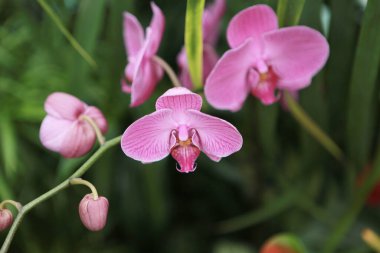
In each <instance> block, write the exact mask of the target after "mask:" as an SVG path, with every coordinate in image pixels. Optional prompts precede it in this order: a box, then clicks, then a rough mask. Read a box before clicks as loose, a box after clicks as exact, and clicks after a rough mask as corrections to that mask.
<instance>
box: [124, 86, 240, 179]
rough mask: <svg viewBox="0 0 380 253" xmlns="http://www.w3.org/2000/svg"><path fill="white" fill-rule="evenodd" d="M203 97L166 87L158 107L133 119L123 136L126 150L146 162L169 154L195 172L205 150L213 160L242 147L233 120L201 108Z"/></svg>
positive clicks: (178, 88)
mask: <svg viewBox="0 0 380 253" xmlns="http://www.w3.org/2000/svg"><path fill="white" fill-rule="evenodd" d="M201 106H202V97H201V96H200V95H198V94H195V93H193V92H191V91H189V90H188V89H186V88H183V87H176V88H172V89H169V90H168V91H166V92H165V93H164V94H163V95H162V96H161V97H159V98H158V99H157V101H156V111H155V112H153V113H151V114H149V115H146V116H144V117H142V118H141V119H139V120H137V121H135V122H134V123H132V124H131V125H130V126H129V127H128V128H127V130H125V132H124V134H123V136H122V139H121V148H122V150H123V151H124V153H125V154H126V155H127V156H129V157H131V158H133V159H135V160H138V161H141V162H142V163H151V162H155V161H159V160H161V159H163V158H165V157H166V156H168V155H169V154H171V155H172V157H173V158H174V159H175V160H176V161H177V162H178V164H179V166H180V167H179V168H178V167H177V170H178V171H179V172H185V173H189V172H193V171H194V170H195V169H196V165H195V160H196V159H197V157H198V156H199V154H200V151H203V152H204V153H205V154H206V155H207V156H208V157H209V158H210V159H211V160H213V161H219V160H220V159H221V158H222V157H226V156H229V155H231V154H232V153H234V152H236V151H238V150H240V148H241V146H242V144H243V139H242V136H241V135H240V133H239V131H238V130H237V129H236V128H235V127H234V126H233V125H231V124H230V123H228V122H226V121H224V120H222V119H219V118H216V117H213V116H210V115H207V114H204V113H202V112H200V109H201Z"/></svg>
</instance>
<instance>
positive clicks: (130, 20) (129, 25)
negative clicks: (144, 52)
mask: <svg viewBox="0 0 380 253" xmlns="http://www.w3.org/2000/svg"><path fill="white" fill-rule="evenodd" d="M123 17H124V22H123V25H124V27H123V36H124V45H125V49H126V51H127V54H128V56H129V57H131V56H132V57H133V56H135V55H137V53H138V52H139V50H140V49H141V48H142V46H143V43H144V31H143V28H142V27H141V24H140V23H139V21H138V20H137V19H136V17H135V16H133V15H132V14H130V13H128V12H124V15H123Z"/></svg>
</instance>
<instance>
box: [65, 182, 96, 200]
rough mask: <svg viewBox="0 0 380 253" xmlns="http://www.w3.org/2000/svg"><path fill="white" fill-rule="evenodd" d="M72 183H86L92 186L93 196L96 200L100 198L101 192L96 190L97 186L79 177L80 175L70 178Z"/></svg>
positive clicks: (89, 186)
mask: <svg viewBox="0 0 380 253" xmlns="http://www.w3.org/2000/svg"><path fill="white" fill-rule="evenodd" d="M70 184H71V185H85V186H87V187H88V188H90V190H91V192H92V196H93V197H94V200H97V199H98V198H99V194H98V191H97V190H96V188H95V186H94V185H93V184H91V183H90V182H89V181H87V180H83V179H82V178H79V177H78V178H72V179H70Z"/></svg>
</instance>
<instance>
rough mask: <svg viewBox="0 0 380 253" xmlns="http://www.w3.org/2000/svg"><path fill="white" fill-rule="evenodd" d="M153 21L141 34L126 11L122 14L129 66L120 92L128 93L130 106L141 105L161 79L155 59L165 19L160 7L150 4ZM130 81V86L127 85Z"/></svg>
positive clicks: (134, 21) (137, 22)
mask: <svg viewBox="0 0 380 253" xmlns="http://www.w3.org/2000/svg"><path fill="white" fill-rule="evenodd" d="M151 8H152V10H153V18H152V20H151V22H150V25H149V26H148V27H147V28H146V31H145V37H144V31H143V28H142V26H141V24H140V23H139V21H138V20H137V19H136V17H135V16H133V15H132V14H131V13H129V12H125V13H124V43H125V48H126V51H127V54H128V65H127V66H126V68H125V71H124V75H125V77H126V79H127V80H124V79H122V82H121V83H122V91H123V92H125V93H130V94H131V106H132V107H134V106H138V105H140V104H142V103H144V102H145V101H146V100H147V99H148V98H149V97H150V95H151V94H152V92H153V90H154V88H155V86H156V84H157V83H158V82H159V81H160V80H161V79H162V77H163V74H164V72H163V69H162V67H161V66H160V65H159V64H158V63H157V62H156V61H155V60H154V57H155V55H156V53H157V51H158V48H159V46H160V43H161V39H162V34H163V32H164V27H165V17H164V15H163V14H162V12H161V10H160V8H158V7H157V5H155V4H154V3H153V2H152V3H151ZM127 81H128V82H130V83H131V85H130V84H128V83H127Z"/></svg>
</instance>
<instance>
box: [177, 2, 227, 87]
mask: <svg viewBox="0 0 380 253" xmlns="http://www.w3.org/2000/svg"><path fill="white" fill-rule="evenodd" d="M225 10H226V2H225V0H215V2H214V3H213V4H210V5H208V6H207V7H206V8H205V10H204V12H203V19H202V32H203V80H206V78H207V76H208V75H209V74H210V72H211V70H212V68H213V67H214V66H215V64H216V63H217V61H218V59H219V56H218V54H217V53H216V51H215V49H214V47H215V44H216V42H217V39H218V36H219V24H220V21H221V19H222V17H223V14H224V12H225ZM177 63H178V66H179V68H180V74H179V79H180V80H181V83H182V84H183V85H184V86H185V87H186V88H188V89H192V88H193V84H192V81H191V78H190V73H189V66H188V64H187V57H186V51H185V48H184V47H183V48H182V49H181V51H180V53H179V54H178V56H177Z"/></svg>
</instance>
